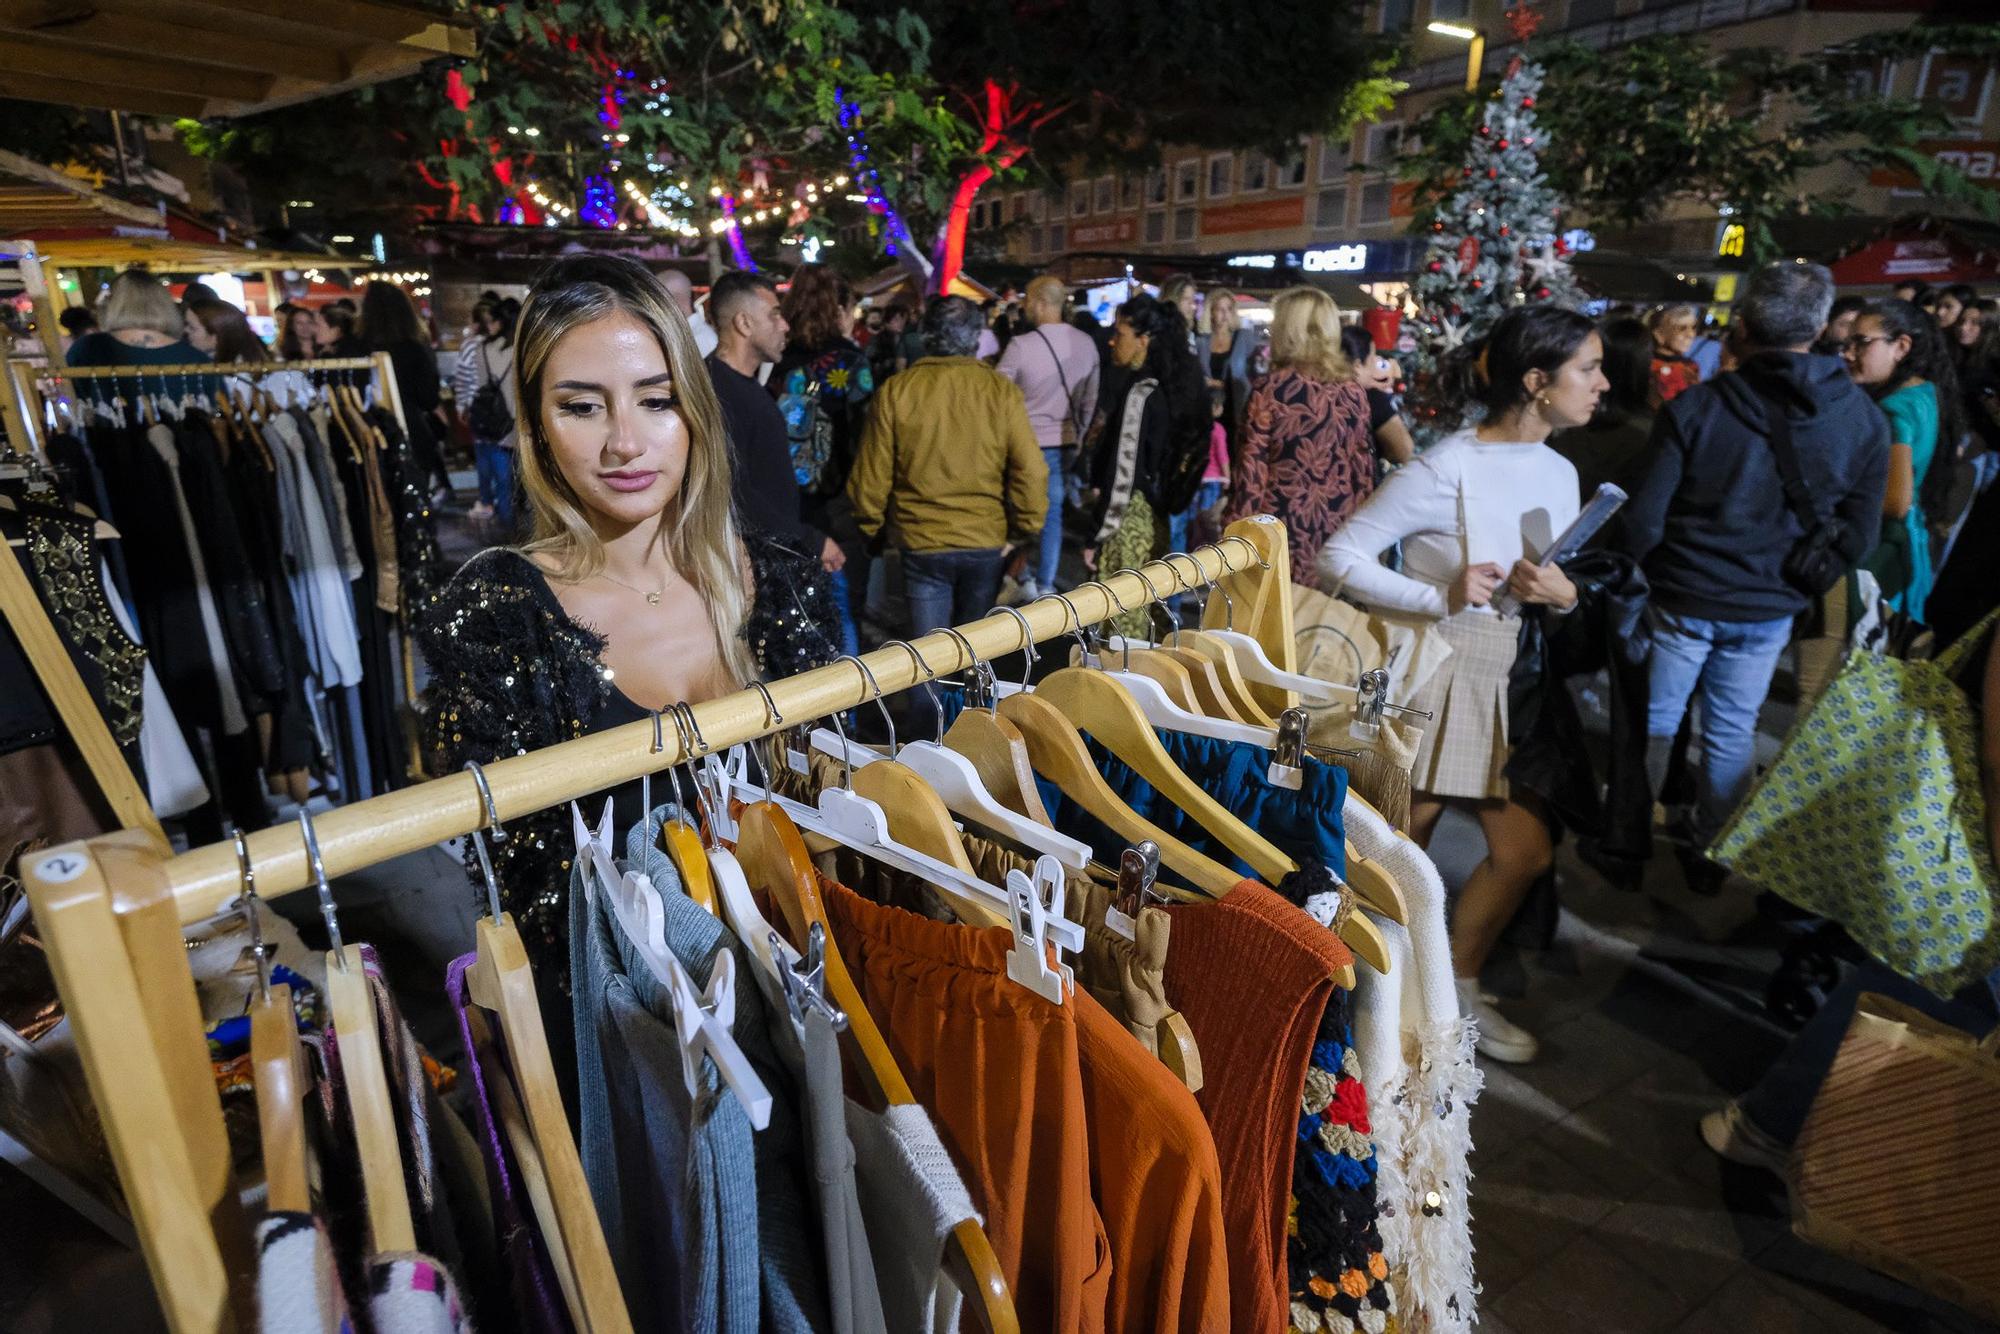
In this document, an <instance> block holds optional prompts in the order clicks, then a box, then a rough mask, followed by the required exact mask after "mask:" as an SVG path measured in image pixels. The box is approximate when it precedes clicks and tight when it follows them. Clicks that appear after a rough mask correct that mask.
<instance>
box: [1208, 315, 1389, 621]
mask: <svg viewBox="0 0 2000 1334" xmlns="http://www.w3.org/2000/svg"><path fill="white" fill-rule="evenodd" d="M1374 490H1375V442H1374V438H1373V436H1372V435H1371V434H1370V433H1369V429H1368V398H1367V395H1365V394H1364V393H1363V392H1362V390H1361V386H1359V385H1358V384H1356V383H1355V382H1354V371H1353V368H1352V367H1350V366H1349V365H1348V362H1347V355H1346V354H1345V353H1344V352H1342V351H1341V346H1340V308H1339V307H1338V306H1336V305H1334V302H1333V298H1332V297H1330V296H1328V295H1327V294H1326V293H1325V292H1322V291H1320V290H1319V289H1318V288H1317V287H1293V288H1289V289H1287V290H1286V291H1283V292H1280V293H1279V294H1278V295H1277V298H1276V299H1275V300H1273V301H1272V303H1271V373H1270V374H1269V375H1267V376H1265V377H1264V378H1263V379H1262V380H1260V381H1258V383H1257V387H1256V388H1255V389H1254V390H1252V391H1251V394H1250V403H1249V407H1248V409H1247V411H1246V412H1245V414H1244V423H1243V441H1242V444H1241V446H1240V447H1239V448H1238V449H1237V451H1236V471H1235V480H1234V486H1233V491H1232V494H1231V497H1230V504H1229V510H1228V517H1229V518H1230V519H1232V520H1233V519H1237V518H1241V517H1244V516H1246V515H1251V514H1273V515H1276V516H1277V517H1278V518H1280V519H1282V520H1284V522H1285V527H1286V528H1287V529H1288V530H1289V532H1290V537H1291V550H1292V578H1293V579H1295V580H1297V581H1298V582H1300V583H1304V584H1316V583H1317V576H1316V574H1315V571H1314V565H1315V562H1316V561H1317V560H1318V558H1319V552H1320V548H1321V547H1323V546H1325V545H1326V542H1327V539H1328V538H1330V537H1332V536H1333V534H1334V531H1335V530H1336V529H1338V528H1339V527H1340V526H1341V525H1342V524H1343V523H1345V522H1347V516H1348V515H1350V514H1352V513H1353V512H1354V511H1355V509H1356V508H1358V507H1359V506H1360V504H1361V502H1362V501H1364V500H1366V499H1368V497H1369V496H1370V495H1371V494H1372V493H1373V492H1374Z"/></svg>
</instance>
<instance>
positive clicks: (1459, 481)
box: [1319, 429, 1577, 617]
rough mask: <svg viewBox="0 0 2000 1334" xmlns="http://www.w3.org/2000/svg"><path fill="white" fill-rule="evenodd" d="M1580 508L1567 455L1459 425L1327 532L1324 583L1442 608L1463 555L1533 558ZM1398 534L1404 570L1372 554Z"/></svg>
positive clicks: (1508, 565)
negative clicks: (1491, 438) (1486, 436)
mask: <svg viewBox="0 0 2000 1334" xmlns="http://www.w3.org/2000/svg"><path fill="white" fill-rule="evenodd" d="M1461 497H1462V498H1463V499H1462V501H1461ZM1576 513H1577V480H1576V468H1575V466H1574V465H1572V464H1571V463H1570V461H1569V460H1568V459H1566V458H1564V457H1563V456H1562V455H1560V454H1558V453H1556V452H1555V451H1554V450H1553V449H1550V448H1549V447H1548V446H1547V445H1545V444H1541V443H1539V442H1521V443H1513V442H1492V443H1489V442H1486V441H1483V440H1480V439H1479V438H1478V437H1476V436H1475V435H1474V434H1473V433H1472V431H1471V430H1470V429H1467V430H1463V431H1460V432H1458V433H1457V434H1456V435H1453V436H1450V437H1447V438H1446V439H1444V440H1441V441H1439V442H1438V443H1437V444H1435V445H1432V446H1431V447H1430V448H1429V449H1427V450H1425V451H1424V452H1423V453H1422V454H1420V455H1418V456H1417V457H1416V458H1415V459H1414V460H1413V461H1411V462H1410V463H1409V464H1407V465H1405V466H1404V467H1402V468H1399V469H1397V470H1396V471H1395V472H1393V473H1391V474H1390V475H1389V478H1388V480H1387V481H1385V482H1383V483H1382V485H1381V487H1380V488H1378V489H1377V490H1376V492H1375V494H1374V495H1372V496H1370V497H1369V498H1368V499H1367V501H1366V502H1365V503H1364V504H1363V505H1362V506H1361V508H1360V509H1358V510H1356V511H1355V512H1354V514H1353V516H1352V517H1351V518H1349V519H1348V521H1347V522H1346V523H1345V524H1344V525H1342V526H1341V528H1340V530H1339V531H1338V532H1336V533H1335V534H1334V535H1333V536H1332V537H1331V538H1330V539H1328V541H1327V544H1326V546H1325V548H1324V549H1323V550H1322V551H1321V552H1320V554H1319V577H1320V584H1321V586H1322V587H1324V588H1326V589H1327V590H1328V591H1330V592H1345V593H1347V594H1348V595H1350V596H1351V597H1353V598H1355V599H1356V600H1358V601H1361V602H1365V603H1367V604H1368V605H1370V606H1372V607H1379V608H1382V609H1384V610H1387V611H1400V612H1406V613H1410V614H1413V615H1418V616H1434V617H1443V616H1445V615H1448V614H1449V613H1450V610H1451V608H1450V606H1449V604H1448V603H1447V601H1446V597H1445V591H1446V590H1447V589H1448V588H1450V587H1451V585H1452V583H1453V581H1454V580H1456V579H1457V578H1458V576H1459V575H1460V574H1461V573H1463V572H1464V570H1465V567H1466V566H1467V565H1477V564H1479V563H1481V562H1482V561H1491V562H1493V563H1494V564H1495V565H1498V566H1499V567H1500V568H1501V569H1502V570H1508V569H1512V568H1513V565H1514V562H1515V561H1517V560H1521V559H1523V558H1524V557H1525V558H1529V559H1539V558H1540V556H1541V554H1542V553H1543V552H1544V551H1546V550H1547V549H1548V548H1549V546H1550V544H1551V543H1553V542H1554V541H1555V540H1556V538H1557V537H1558V536H1560V535H1561V533H1562V531H1563V529H1565V528H1567V527H1568V526H1569V523H1570V520H1572V519H1574V518H1575V517H1576ZM1398 542H1401V543H1402V544H1403V572H1402V573H1400V574H1398V573H1397V572H1396V571H1394V570H1391V569H1389V568H1388V567H1387V566H1385V565H1382V564H1381V563H1380V562H1379V560H1378V557H1380V556H1381V554H1382V553H1383V552H1384V551H1386V550H1388V549H1389V548H1390V547H1392V546H1394V545H1395V544H1396V543H1398ZM1476 610H1479V611H1482V612H1484V611H1486V610H1487V609H1486V608H1484V607H1481V608H1477V609H1476ZM1489 614H1490V613H1489Z"/></svg>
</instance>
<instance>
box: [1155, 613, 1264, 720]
mask: <svg viewBox="0 0 2000 1334" xmlns="http://www.w3.org/2000/svg"><path fill="white" fill-rule="evenodd" d="M1171 647H1173V648H1177V649H1183V650H1186V651H1188V652H1190V653H1193V654H1195V655H1196V656H1197V657H1199V658H1201V659H1203V660H1204V661H1205V662H1206V663H1207V664H1208V667H1209V670H1210V671H1211V672H1213V673H1214V679H1215V681H1216V683H1217V688H1218V689H1219V690H1220V691H1221V693H1222V696H1223V699H1224V701H1225V702H1226V704H1227V705H1228V706H1229V707H1230V708H1231V709H1232V710H1233V711H1234V712H1235V713H1236V715H1237V716H1238V717H1239V718H1240V719H1241V720H1242V721H1243V722H1246V723H1251V724H1253V725H1255V726H1258V727H1275V726H1277V719H1275V718H1273V717H1272V716H1271V715H1270V714H1268V713H1266V712H1264V709H1263V707H1262V706H1261V705H1260V704H1259V703H1258V702H1257V700H1256V698H1255V696H1254V695H1252V693H1251V689H1250V683H1249V682H1248V681H1246V680H1244V679H1243V673H1242V671H1241V669H1240V668H1239V667H1238V666H1237V662H1236V653H1235V650H1234V649H1232V648H1231V647H1230V646H1229V645H1227V644H1224V643H1223V642H1222V641H1221V640H1219V639H1215V638H1213V637H1212V636H1209V635H1206V634H1203V633H1202V632H1201V631H1199V630H1183V631H1181V632H1180V633H1178V634H1176V635H1175V636H1174V637H1173V643H1172V645H1171Z"/></svg>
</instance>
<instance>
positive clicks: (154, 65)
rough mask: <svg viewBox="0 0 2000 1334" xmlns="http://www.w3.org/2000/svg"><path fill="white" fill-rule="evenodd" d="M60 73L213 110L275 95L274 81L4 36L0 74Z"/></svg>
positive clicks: (263, 76)
mask: <svg viewBox="0 0 2000 1334" xmlns="http://www.w3.org/2000/svg"><path fill="white" fill-rule="evenodd" d="M43 70H61V71H62V73H63V75H64V77H66V78H69V79H75V80H80V81H82V82H85V83H92V84H103V85H105V86H107V87H109V88H111V89H114V90H117V91H116V92H114V94H113V95H114V96H116V95H119V94H121V93H123V92H124V91H125V90H128V89H129V90H132V91H135V92H140V93H172V94H180V95H184V96H187V97H194V98H200V99H203V100H205V101H206V102H208V103H209V105H211V106H212V105H214V104H215V103H216V102H229V103H235V104H238V105H242V106H254V105H256V104H257V103H258V102H261V101H263V100H264V98H265V97H266V96H267V95H268V94H269V93H270V88H271V76H270V75H268V74H250V73H245V72H243V71H241V70H226V69H216V68H214V67H212V66H206V67H197V66H194V65H188V64H183V63H181V62H179V61H174V60H162V59H158V58H155V57H151V56H125V55H111V54H109V53H107V52H104V51H97V50H90V49H86V48H82V47H77V46H72V45H69V44H68V43H66V42H58V41H51V40H50V39H48V38H46V37H9V36H0V74H38V73H40V72H41V71H43Z"/></svg>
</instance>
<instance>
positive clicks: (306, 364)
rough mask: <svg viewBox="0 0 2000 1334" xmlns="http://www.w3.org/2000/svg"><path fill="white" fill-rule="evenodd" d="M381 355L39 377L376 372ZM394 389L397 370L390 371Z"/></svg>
mask: <svg viewBox="0 0 2000 1334" xmlns="http://www.w3.org/2000/svg"><path fill="white" fill-rule="evenodd" d="M377 357H381V358H383V359H384V360H386V359H387V354H386V353H381V352H377V353H375V354H373V355H372V356H366V357H325V358H322V359H320V360H317V361H315V360H311V359H308V360H305V361H188V362H176V363H173V364H171V365H164V366H64V367H60V368H58V367H55V366H51V367H49V368H48V369H47V370H44V371H38V372H37V374H38V375H40V376H42V377H44V378H46V379H53V380H118V379H129V380H137V379H141V378H143V379H148V380H150V379H153V378H155V377H157V376H162V375H173V376H180V375H275V374H277V373H278V372H279V371H375V370H377V369H378V368H377V366H376V358H377ZM389 377H390V385H391V387H393V385H394V378H395V371H394V370H393V369H392V370H391V371H390V372H389Z"/></svg>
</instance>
